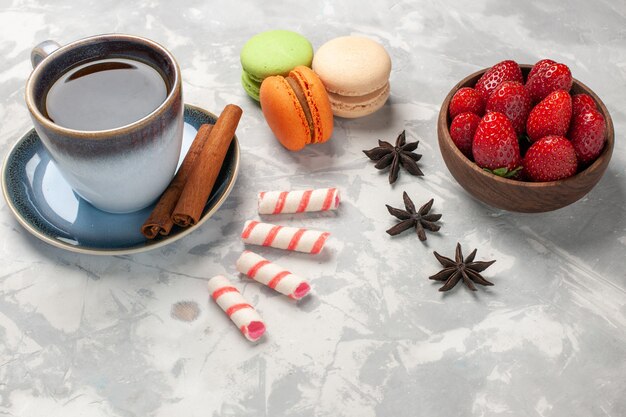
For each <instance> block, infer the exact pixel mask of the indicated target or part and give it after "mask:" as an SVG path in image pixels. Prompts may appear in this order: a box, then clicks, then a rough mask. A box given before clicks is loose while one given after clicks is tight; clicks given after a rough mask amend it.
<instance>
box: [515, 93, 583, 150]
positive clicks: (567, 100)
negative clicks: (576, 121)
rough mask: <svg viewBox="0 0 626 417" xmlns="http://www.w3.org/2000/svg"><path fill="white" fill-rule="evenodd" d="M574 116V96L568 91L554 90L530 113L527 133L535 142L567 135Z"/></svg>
mask: <svg viewBox="0 0 626 417" xmlns="http://www.w3.org/2000/svg"><path fill="white" fill-rule="evenodd" d="M571 118H572V98H571V97H570V95H569V93H568V92H567V91H563V90H557V91H553V92H552V93H550V94H549V95H548V97H546V98H544V99H543V100H542V101H541V102H540V103H539V104H537V105H536V106H535V107H534V108H533V109H532V110H531V111H530V114H529V115H528V121H527V122H526V133H527V134H528V136H529V137H530V140H531V141H533V142H536V141H538V140H539V139H541V138H543V137H545V136H550V135H556V136H565V134H566V133H567V129H568V128H569V122H570V120H571Z"/></svg>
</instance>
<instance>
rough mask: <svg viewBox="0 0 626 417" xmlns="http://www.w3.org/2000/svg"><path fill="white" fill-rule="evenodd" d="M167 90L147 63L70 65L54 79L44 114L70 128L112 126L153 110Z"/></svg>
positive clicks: (117, 61) (114, 61)
mask: <svg viewBox="0 0 626 417" xmlns="http://www.w3.org/2000/svg"><path fill="white" fill-rule="evenodd" d="M167 93H168V91H167V85H166V83H165V81H164V79H163V77H162V76H161V74H160V73H159V72H158V71H157V70H156V69H154V68H153V67H151V66H150V65H147V64H144V63H143V62H139V61H135V60H131V59H124V58H113V59H102V60H98V61H92V62H89V63H86V64H83V65H80V66H78V67H76V68H73V69H71V70H70V71H68V72H66V73H65V74H63V75H62V76H61V78H59V79H58V80H56V81H55V82H54V84H52V87H50V90H49V91H48V95H47V96H46V101H45V103H46V113H47V117H48V118H49V119H50V120H52V121H53V122H54V123H56V124H58V125H60V126H63V127H66V128H69V129H75V130H88V131H89V130H91V131H93V130H107V129H114V128H117V127H121V126H125V125H127V124H130V123H133V122H136V121H137V120H139V119H141V118H143V117H145V116H147V115H148V114H150V113H152V112H153V111H154V110H155V109H156V108H157V107H159V106H160V105H161V103H163V102H164V101H165V98H166V97H167Z"/></svg>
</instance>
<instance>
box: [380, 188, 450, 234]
mask: <svg viewBox="0 0 626 417" xmlns="http://www.w3.org/2000/svg"><path fill="white" fill-rule="evenodd" d="M402 198H403V199H404V207H405V208H406V210H400V209H397V208H394V207H391V206H390V205H388V204H385V205H386V206H387V210H389V214H391V215H392V216H395V217H397V218H398V219H400V220H401V222H400V223H398V224H396V225H395V226H393V227H392V228H391V229H389V230H387V233H389V234H390V235H391V236H395V235H397V234H399V233H402V232H404V231H405V230H408V229H410V228H412V227H414V228H415V231H416V232H417V237H419V239H420V240H421V241H424V240H426V232H425V231H424V229H428V230H430V231H431V232H436V231H438V230H439V229H440V228H441V226H439V225H436V224H435V222H436V221H437V220H439V219H440V218H441V214H434V213H433V214H428V212H429V211H430V209H431V208H432V206H433V202H434V200H433V199H431V200H430V201H429V202H428V203H426V204H424V205H423V206H422V207H420V209H419V210H415V205H414V204H413V201H411V199H410V198H409V195H408V194H407V193H406V191H405V192H404V193H403V194H402Z"/></svg>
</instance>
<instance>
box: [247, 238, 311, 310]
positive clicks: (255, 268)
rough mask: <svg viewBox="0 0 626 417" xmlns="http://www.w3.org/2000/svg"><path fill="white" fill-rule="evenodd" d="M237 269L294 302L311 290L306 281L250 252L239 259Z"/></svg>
mask: <svg viewBox="0 0 626 417" xmlns="http://www.w3.org/2000/svg"><path fill="white" fill-rule="evenodd" d="M236 267H237V271H239V272H241V273H242V274H246V275H247V276H248V277H250V278H251V279H253V280H255V281H258V282H260V283H261V284H263V285H267V286H268V287H270V288H272V289H274V290H276V291H278V292H279V293H281V294H284V295H286V296H288V297H290V298H293V299H294V300H299V299H301V298H302V297H304V296H305V295H307V294H308V293H309V290H310V289H311V286H310V285H309V283H308V282H307V281H306V280H305V279H303V278H300V277H299V276H297V275H294V274H292V273H291V272H289V271H287V270H286V269H285V268H283V267H281V266H279V265H277V264H275V263H272V262H270V261H268V260H267V259H265V258H264V257H262V256H260V255H257V254H256V253H254V252H250V251H249V250H247V251H244V252H243V253H242V254H241V256H240V257H239V259H237V264H236Z"/></svg>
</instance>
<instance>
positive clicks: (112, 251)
mask: <svg viewBox="0 0 626 417" xmlns="http://www.w3.org/2000/svg"><path fill="white" fill-rule="evenodd" d="M184 106H185V109H190V110H195V111H197V112H200V113H204V114H207V115H209V116H211V117H212V118H214V119H217V117H218V116H217V115H215V114H214V113H212V112H210V111H208V110H206V109H204V108H202V107H199V106H196V105H193V104H188V103H185V105H184ZM34 130H35V128H34V127H33V128H31V129H29V130H27V131H26V132H25V133H24V134H22V135H20V137H19V139H18V140H17V141H15V143H14V144H13V145H12V146H11V148H10V149H9V151H8V152H7V154H6V155H5V157H4V160H3V162H2V177H1V181H2V194H3V197H4V200H5V201H6V203H7V207H8V208H9V209H10V210H11V212H12V213H13V216H14V217H15V218H16V219H17V221H18V223H20V224H21V225H22V227H24V229H26V230H27V231H28V232H29V233H31V234H32V235H33V236H35V237H37V238H38V239H40V240H41V241H43V242H45V243H48V244H49V245H52V246H55V247H57V248H60V249H65V250H67V251H70V252H74V253H83V254H88V255H104V256H111V255H130V254H136V253H142V252H147V251H150V250H153V249H157V248H160V247H163V246H165V245H169V244H170V243H173V242H175V241H177V240H179V239H181V238H183V237H185V236H187V235H188V234H190V233H191V232H193V231H194V230H196V229H197V228H198V227H200V226H201V225H202V224H204V223H205V222H206V221H207V220H208V219H209V218H211V217H212V216H213V214H215V212H216V211H217V210H218V209H219V208H220V207H221V206H222V204H224V202H225V201H226V199H227V198H228V196H229V195H230V193H231V191H232V189H233V187H234V186H235V183H236V182H237V177H238V175H239V165H240V162H241V149H240V146H239V140H238V138H237V135H234V136H233V142H234V144H235V149H234V151H235V158H234V159H235V160H234V165H233V176H232V177H231V179H230V181H229V182H228V184H227V185H226V189H225V190H224V192H223V193H222V195H221V196H220V198H219V199H218V200H217V201H215V204H213V206H212V207H211V208H210V209H209V210H208V211H207V212H206V213H204V214H203V215H202V217H200V219H199V220H198V223H196V224H195V225H193V226H190V227H188V228H186V229H184V230H181V231H180V232H178V233H176V234H175V235H171V236H170V235H168V236H162V237H160V238H158V239H155V240H147V239H146V241H145V242H144V243H143V244H139V245H133V246H129V247H120V248H102V249H99V248H90V247H85V246H82V245H72V244H70V243H66V242H63V241H62V240H59V239H55V238H52V237H50V236H47V235H45V234H43V233H42V232H41V231H40V230H38V229H37V228H35V227H34V226H33V225H32V224H31V223H30V222H28V221H27V220H26V219H25V218H23V216H22V215H21V214H20V213H19V211H18V210H17V207H16V206H15V202H14V201H13V200H12V199H10V198H9V190H8V185H7V176H8V162H9V159H10V158H11V156H12V155H13V154H14V152H15V151H16V149H17V148H18V146H19V145H20V144H22V142H23V141H24V139H25V138H26V137H27V136H28V135H29V134H30V133H31V132H32V131H34ZM35 133H36V132H35ZM37 138H38V139H39V140H40V141H41V138H39V135H37Z"/></svg>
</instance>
